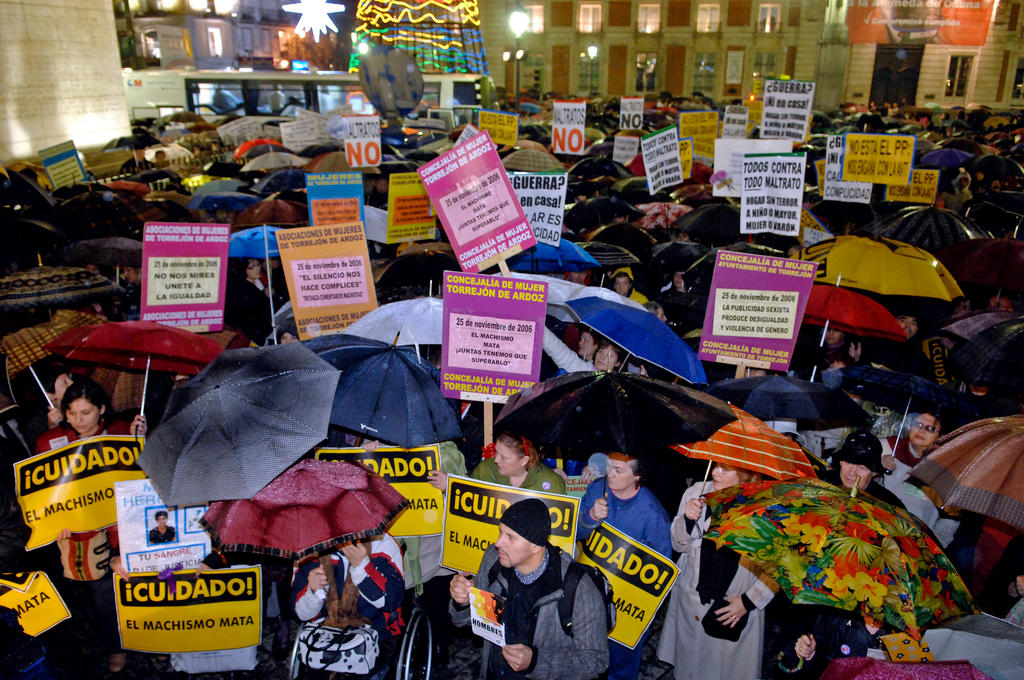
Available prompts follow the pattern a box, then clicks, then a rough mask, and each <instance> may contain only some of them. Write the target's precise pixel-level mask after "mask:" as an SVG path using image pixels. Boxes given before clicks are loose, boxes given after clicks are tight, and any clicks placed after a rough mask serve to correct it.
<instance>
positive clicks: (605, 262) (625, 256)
mask: <svg viewBox="0 0 1024 680" xmlns="http://www.w3.org/2000/svg"><path fill="white" fill-rule="evenodd" d="M576 245H578V246H579V247H580V248H583V250H585V251H587V255H590V256H591V257H592V258H594V259H595V260H597V261H598V262H599V263H600V264H601V266H603V267H618V266H622V265H631V264H638V263H639V262H640V259H639V258H638V257H637V256H636V255H634V254H633V253H631V252H629V251H628V250H626V249H625V248H623V247H622V246H617V245H613V244H611V243H604V242H603V241H589V242H582V243H577V244H576Z"/></svg>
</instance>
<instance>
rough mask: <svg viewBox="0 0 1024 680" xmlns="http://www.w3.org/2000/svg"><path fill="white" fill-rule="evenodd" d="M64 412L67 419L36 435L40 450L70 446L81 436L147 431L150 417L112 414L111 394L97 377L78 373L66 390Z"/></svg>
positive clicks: (142, 435)
mask: <svg viewBox="0 0 1024 680" xmlns="http://www.w3.org/2000/svg"><path fill="white" fill-rule="evenodd" d="M60 412H61V414H62V415H63V416H64V420H63V421H62V422H61V423H60V424H59V425H57V426H56V427H54V428H51V429H49V430H47V431H46V432H44V433H43V434H41V435H39V437H38V438H37V439H36V453H45V452H46V451H49V450H51V449H56V448H59V447H61V446H67V445H68V444H70V443H71V442H73V441H76V440H78V439H87V438H88V437H98V436H100V435H104V434H130V435H133V436H137V437H144V436H145V435H146V417H145V416H143V415H137V416H135V419H134V420H132V422H131V423H127V422H125V421H123V420H113V419H112V418H111V409H110V398H109V397H107V393H106V392H104V391H103V388H102V387H100V386H99V385H98V384H97V383H96V381H94V380H92V379H90V378H78V377H76V378H75V379H74V381H73V382H72V383H71V385H70V386H69V387H67V389H66V390H65V391H64V398H63V399H61V403H60Z"/></svg>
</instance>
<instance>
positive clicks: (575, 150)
mask: <svg viewBox="0 0 1024 680" xmlns="http://www.w3.org/2000/svg"><path fill="white" fill-rule="evenodd" d="M551 125H552V127H551V151H552V152H553V153H568V154H573V155H576V156H581V155H583V152H584V148H585V146H586V136H585V135H584V132H583V131H584V128H585V127H586V125H587V102H586V101H584V100H582V99H576V100H572V101H558V100H556V101H555V103H554V109H553V111H552V117H551Z"/></svg>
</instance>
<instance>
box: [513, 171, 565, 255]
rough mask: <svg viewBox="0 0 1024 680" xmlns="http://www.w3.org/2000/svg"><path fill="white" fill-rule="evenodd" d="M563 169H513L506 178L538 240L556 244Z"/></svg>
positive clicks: (559, 237)
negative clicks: (554, 170)
mask: <svg viewBox="0 0 1024 680" xmlns="http://www.w3.org/2000/svg"><path fill="white" fill-rule="evenodd" d="M568 177H569V175H568V174H567V173H565V172H514V173H509V176H508V178H509V180H510V181H511V182H512V188H513V189H514V190H515V192H516V197H517V198H518V199H519V204H520V205H521V206H523V212H524V213H526V219H527V220H529V222H530V228H531V229H533V235H534V236H536V237H537V242H538V243H546V244H548V245H549V246H554V247H556V248H557V247H558V244H559V243H561V241H562V218H563V216H564V215H565V185H566V182H567V181H568Z"/></svg>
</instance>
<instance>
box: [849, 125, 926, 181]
mask: <svg viewBox="0 0 1024 680" xmlns="http://www.w3.org/2000/svg"><path fill="white" fill-rule="evenodd" d="M916 143H917V137H914V136H913V135H871V134H863V133H860V132H847V133H846V134H844V135H843V176H842V178H841V179H843V180H844V181H846V182H878V183H879V184H910V171H911V170H912V169H913V167H914V146H915V144H916Z"/></svg>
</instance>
